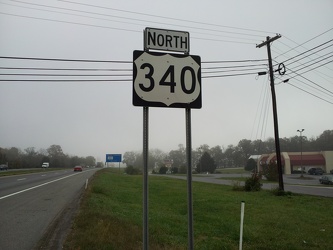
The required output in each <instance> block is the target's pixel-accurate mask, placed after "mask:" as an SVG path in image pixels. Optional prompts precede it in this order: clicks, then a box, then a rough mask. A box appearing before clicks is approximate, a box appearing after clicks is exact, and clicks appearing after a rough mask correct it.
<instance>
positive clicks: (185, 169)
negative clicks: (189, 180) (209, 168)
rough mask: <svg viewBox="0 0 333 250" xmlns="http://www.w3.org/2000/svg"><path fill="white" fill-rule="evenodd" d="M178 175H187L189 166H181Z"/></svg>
mask: <svg viewBox="0 0 333 250" xmlns="http://www.w3.org/2000/svg"><path fill="white" fill-rule="evenodd" d="M178 173H180V174H186V173H187V166H186V165H181V166H180V167H179V171H178Z"/></svg>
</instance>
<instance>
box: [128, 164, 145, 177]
mask: <svg viewBox="0 0 333 250" xmlns="http://www.w3.org/2000/svg"><path fill="white" fill-rule="evenodd" d="M125 173H126V174H129V175H138V174H141V171H140V169H138V168H135V167H133V166H132V165H128V166H127V167H126V168H125Z"/></svg>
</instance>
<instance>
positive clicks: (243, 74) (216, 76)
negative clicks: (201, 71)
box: [201, 73, 258, 78]
mask: <svg viewBox="0 0 333 250" xmlns="http://www.w3.org/2000/svg"><path fill="white" fill-rule="evenodd" d="M245 75H258V73H242V74H229V75H215V76H201V78H220V77H231V76H245Z"/></svg>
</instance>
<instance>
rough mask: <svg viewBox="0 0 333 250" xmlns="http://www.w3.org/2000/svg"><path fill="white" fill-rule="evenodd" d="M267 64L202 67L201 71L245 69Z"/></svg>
mask: <svg viewBox="0 0 333 250" xmlns="http://www.w3.org/2000/svg"><path fill="white" fill-rule="evenodd" d="M261 66H267V64H248V65H234V66H216V67H202V69H230V68H246V67H261Z"/></svg>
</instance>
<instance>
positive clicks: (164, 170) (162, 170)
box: [158, 166, 168, 174]
mask: <svg viewBox="0 0 333 250" xmlns="http://www.w3.org/2000/svg"><path fill="white" fill-rule="evenodd" d="M167 171H168V168H167V167H165V166H163V167H160V170H159V171H158V173H159V174H166V172H167Z"/></svg>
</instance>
